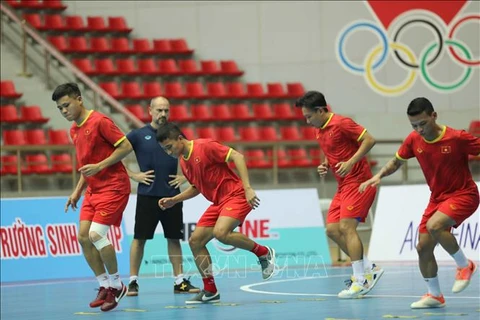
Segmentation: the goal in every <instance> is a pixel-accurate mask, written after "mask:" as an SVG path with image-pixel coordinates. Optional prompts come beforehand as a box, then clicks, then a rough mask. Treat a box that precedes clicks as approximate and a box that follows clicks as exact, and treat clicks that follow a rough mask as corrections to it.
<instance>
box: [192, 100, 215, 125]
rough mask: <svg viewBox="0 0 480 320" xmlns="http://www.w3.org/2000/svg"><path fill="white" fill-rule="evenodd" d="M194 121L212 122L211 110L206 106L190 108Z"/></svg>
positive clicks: (199, 105)
mask: <svg viewBox="0 0 480 320" xmlns="http://www.w3.org/2000/svg"><path fill="white" fill-rule="evenodd" d="M190 110H191V112H192V119H193V120H195V121H210V120H211V116H210V108H209V107H208V106H207V105H204V104H198V105H192V106H190Z"/></svg>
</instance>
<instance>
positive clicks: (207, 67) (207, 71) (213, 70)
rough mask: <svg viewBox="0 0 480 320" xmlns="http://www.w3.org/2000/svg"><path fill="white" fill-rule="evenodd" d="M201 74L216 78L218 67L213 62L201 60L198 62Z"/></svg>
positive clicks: (218, 71) (218, 72)
mask: <svg viewBox="0 0 480 320" xmlns="http://www.w3.org/2000/svg"><path fill="white" fill-rule="evenodd" d="M200 66H201V70H202V74H203V75H206V76H216V75H219V74H220V67H219V66H218V64H217V62H216V61H214V60H202V61H200Z"/></svg>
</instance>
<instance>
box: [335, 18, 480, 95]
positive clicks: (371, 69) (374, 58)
mask: <svg viewBox="0 0 480 320" xmlns="http://www.w3.org/2000/svg"><path fill="white" fill-rule="evenodd" d="M474 21H477V22H480V15H468V16H465V17H463V18H461V19H459V20H458V21H457V22H455V23H454V24H453V25H452V26H451V27H449V28H448V30H447V32H446V33H445V34H446V35H447V36H446V37H445V34H442V32H441V31H440V28H439V27H437V26H436V25H435V24H434V23H433V22H431V21H429V20H426V19H423V18H414V19H411V20H408V21H406V22H404V23H403V24H401V25H400V26H399V27H398V28H397V29H396V30H395V32H394V33H393V39H392V40H391V41H390V40H389V39H388V36H387V34H386V33H385V32H384V31H383V30H382V29H381V28H380V27H379V26H378V25H376V24H374V23H372V22H364V21H359V22H354V23H353V24H351V25H349V26H347V27H346V28H345V29H344V30H343V32H341V33H340V35H339V37H338V40H337V49H338V58H339V60H340V62H341V64H342V65H343V67H344V68H345V69H346V70H347V71H349V72H352V73H354V74H361V75H363V76H364V78H365V81H366V82H367V83H368V84H369V85H370V87H371V88H373V89H374V90H375V91H377V92H379V93H381V94H384V95H399V94H402V93H404V92H405V91H407V90H408V89H410V88H411V87H412V86H413V85H414V84H415V81H416V80H417V78H418V77H419V76H421V77H422V79H423V81H424V82H425V83H426V84H428V85H429V86H430V87H432V88H434V89H436V90H439V91H442V92H452V91H454V90H457V89H458V88H460V87H462V86H464V85H465V84H466V83H467V82H468V81H469V79H470V78H471V76H472V73H473V72H472V71H473V70H472V68H475V67H478V66H480V60H479V59H475V58H473V54H472V52H471V50H470V49H469V48H468V47H467V46H466V45H465V44H464V43H462V42H461V41H459V40H455V33H456V32H457V31H458V29H460V28H461V27H462V25H464V24H466V23H470V22H474ZM413 24H422V25H424V26H426V27H428V28H430V29H432V30H433V31H434V34H435V37H436V38H437V39H436V42H434V43H431V44H428V45H427V46H426V48H425V49H424V50H423V52H422V53H421V54H420V57H418V58H417V57H416V55H415V54H414V52H412V50H411V49H410V48H409V47H408V46H406V45H404V44H401V43H399V38H400V35H401V33H402V31H404V30H405V28H406V27H408V26H411V25H413ZM359 30H369V31H372V32H374V33H375V34H376V35H377V36H378V39H379V42H380V44H379V45H378V46H376V47H374V48H373V49H371V50H370V52H369V53H368V55H367V56H366V58H365V60H364V63H363V65H359V64H355V63H353V62H351V61H350V60H349V59H348V58H347V55H346V53H345V47H346V43H347V40H348V37H349V36H351V35H352V34H353V33H354V32H356V31H359ZM445 48H448V50H447V52H448V54H449V56H450V57H451V59H453V61H455V62H456V63H457V64H458V65H461V66H463V67H464V71H463V74H462V75H461V76H460V77H459V78H458V79H455V80H453V81H452V82H450V83H442V82H440V81H438V80H436V79H434V78H433V77H432V75H431V74H430V73H429V71H428V67H429V66H432V65H433V64H434V63H435V62H436V61H437V60H438V59H439V58H440V57H441V55H442V53H444V51H445V50H444V49H445ZM391 53H393V57H394V58H395V59H396V61H397V62H398V63H399V64H400V65H401V66H402V67H403V68H404V69H406V70H407V71H408V74H407V76H406V78H405V80H403V81H402V82H401V83H399V84H397V85H394V86H390V85H385V84H381V83H380V81H378V79H377V78H376V77H375V71H377V70H379V69H380V68H381V67H382V66H383V65H384V64H385V63H386V62H387V59H388V57H389V56H390V54H391Z"/></svg>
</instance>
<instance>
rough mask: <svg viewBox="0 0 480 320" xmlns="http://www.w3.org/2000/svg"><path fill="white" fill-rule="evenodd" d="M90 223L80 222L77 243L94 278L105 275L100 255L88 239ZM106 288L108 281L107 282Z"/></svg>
mask: <svg viewBox="0 0 480 320" xmlns="http://www.w3.org/2000/svg"><path fill="white" fill-rule="evenodd" d="M91 224H92V221H85V220H83V221H80V230H79V232H78V242H79V243H80V245H81V246H82V251H83V256H84V257H85V260H87V263H88V266H89V267H90V269H92V271H93V273H94V274H95V276H96V277H98V276H101V275H103V274H106V271H105V266H104V264H103V261H102V258H101V257H100V253H99V252H98V250H97V249H96V248H95V246H94V245H93V244H92V242H91V241H90V239H89V236H88V231H89V230H90V225H91ZM107 280H108V279H107ZM107 287H108V281H107Z"/></svg>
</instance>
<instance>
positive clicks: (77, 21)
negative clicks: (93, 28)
mask: <svg viewBox="0 0 480 320" xmlns="http://www.w3.org/2000/svg"><path fill="white" fill-rule="evenodd" d="M65 28H66V29H67V30H68V31H76V32H85V31H87V27H86V26H85V23H84V21H83V18H82V16H66V17H65Z"/></svg>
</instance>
